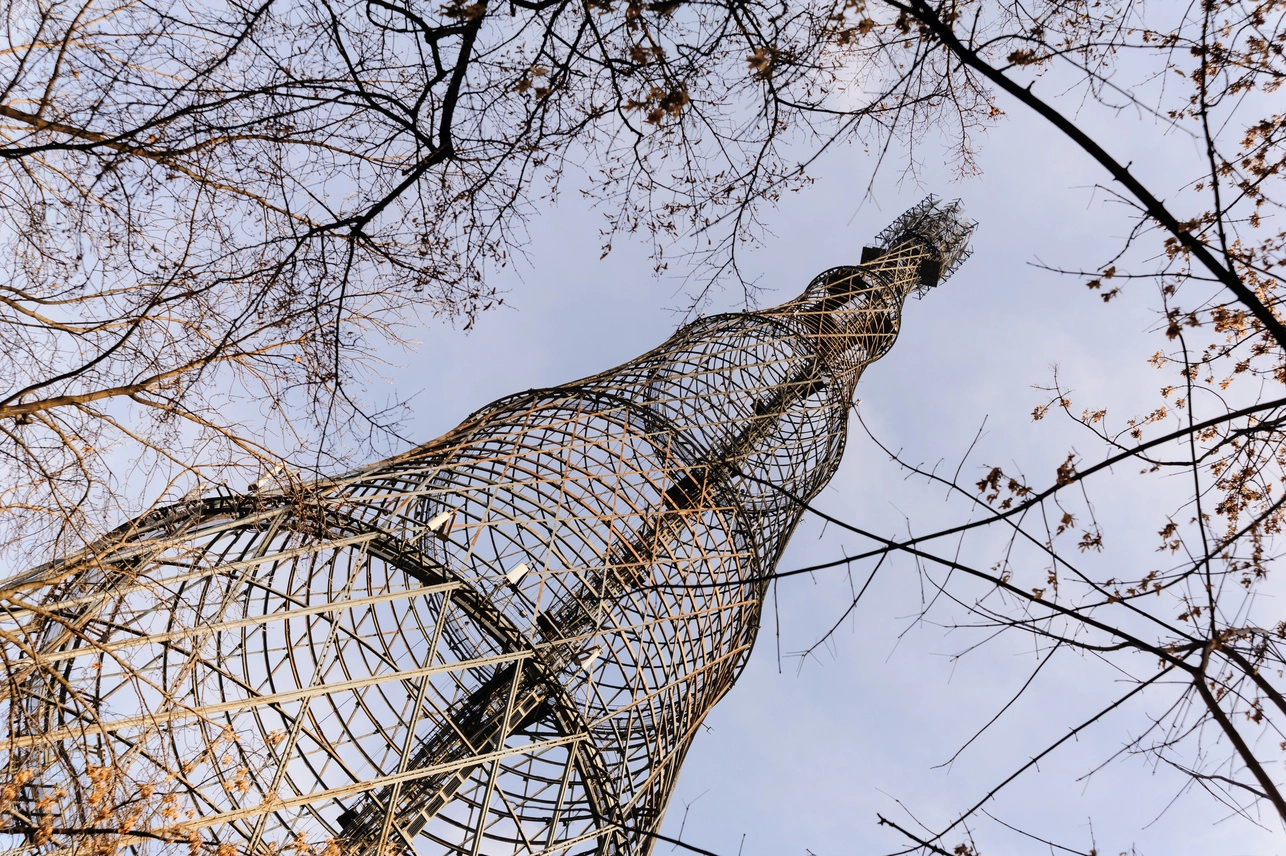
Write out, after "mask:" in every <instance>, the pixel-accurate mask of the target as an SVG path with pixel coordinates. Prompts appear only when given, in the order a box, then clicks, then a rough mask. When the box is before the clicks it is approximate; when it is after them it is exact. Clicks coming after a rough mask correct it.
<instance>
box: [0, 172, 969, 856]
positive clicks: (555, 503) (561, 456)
mask: <svg viewBox="0 0 1286 856" xmlns="http://www.w3.org/2000/svg"><path fill="white" fill-rule="evenodd" d="M972 227H973V226H972V224H971V223H969V222H968V221H967V220H965V219H964V217H963V214H962V212H961V210H960V208H959V205H958V203H951V204H942V203H939V202H937V201H936V200H934V199H933V198H932V197H930V198H929V199H927V200H925V201H924V202H923V203H921V204H920V205H918V206H916V207H915V208H913V209H911V210H910V211H908V212H907V213H906V214H904V215H903V216H901V217H900V218H898V219H897V220H896V221H895V222H894V223H893V224H892V225H891V226H890V227H889V228H888V229H886V230H885V231H884V232H883V233H881V234H880V236H879V238H878V245H877V246H875V247H868V248H867V249H866V250H864V251H863V254H862V263H861V264H860V265H858V266H853V267H842V268H836V269H833V270H830V271H827V272H826V273H823V274H822V275H820V276H818V277H817V278H816V279H814V280H813V282H812V283H811V284H810V285H809V286H808V288H807V289H806V290H805V291H804V293H803V294H801V295H800V296H799V297H798V298H796V299H795V300H792V301H790V302H788V303H785V304H782V305H780V306H777V307H774V308H772V309H767V310H764V311H760V312H748V313H739V314H727V315H715V316H711V317H705V318H701V319H699V320H697V321H694V322H692V323H691V324H688V325H687V326H685V327H683V328H682V329H680V330H679V331H678V332H677V333H676V334H675V335H674V336H673V337H672V338H671V339H670V340H669V341H667V342H665V343H664V344H663V345H661V346H660V347H658V348H656V349H655V350H653V351H651V352H649V353H647V354H644V355H643V356H641V357H639V358H638V359H635V360H632V361H630V362H628V363H626V364H624V365H622V366H619V367H617V368H614V369H611V370H609V371H606V372H603V373H601V374H598V375H594V376H593V377H589V378H586V379H584V380H580V381H577V382H575V383H570V384H567V385H565V386H559V387H555V388H552V389H540V390H531V391H528V392H524V393H520V394H517V395H513V396H510V397H508V398H504V399H501V400H500V401H497V402H495V403H494V404H491V405H490V406H488V407H486V408H484V409H483V410H481V411H479V412H478V413H475V414H474V415H473V416H471V417H469V418H468V419H467V420H465V421H464V422H463V423H462V424H461V425H460V426H459V427H458V428H456V429H455V430H453V431H451V432H450V433H449V434H447V435H445V436H444V437H442V438H440V439H438V440H435V441H433V442H431V443H428V444H427V445H424V446H421V447H419V448H417V449H414V450H413V451H410V452H408V453H406V454H403V455H400V456H398V457H395V458H392V459H389V460H387V461H383V462H381V463H379V464H375V465H373V466H369V467H366V468H364V469H361V470H358V471H356V472H354V473H351V474H349V475H346V476H344V477H341V478H336V479H331V480H326V481H324V482H318V483H314V484H311V485H307V486H303V487H301V486H299V485H295V486H293V487H281V488H277V489H272V490H259V491H256V492H253V493H250V494H246V495H239V494H238V495H234V494H231V493H229V492H227V491H222V492H220V493H219V494H217V495H212V496H207V497H204V498H199V499H194V500H191V501H188V502H181V503H179V504H176V505H174V506H171V507H168V508H166V509H163V510H161V511H159V512H157V513H154V514H151V515H149V516H148V517H145V518H143V519H140V520H136V521H134V522H132V523H131V524H129V525H128V526H126V527H123V528H122V529H121V530H120V531H119V532H118V533H117V534H116V535H115V536H114V537H113V538H111V539H108V540H107V541H105V542H104V543H103V544H101V545H99V546H97V547H96V548H94V549H91V550H88V551H85V552H84V553H82V554H78V555H75V556H71V557H68V558H66V559H64V560H62V561H59V562H56V563H53V564H51V565H46V566H42V567H40V568H37V569H35V570H33V571H31V572H28V573H26V574H23V575H21V576H20V577H17V578H14V579H10V580H8V581H6V582H5V583H4V584H3V585H2V586H0V598H2V602H0V606H2V607H3V609H2V610H0V655H3V657H4V675H5V677H6V678H7V683H6V684H5V685H4V687H3V696H2V697H0V706H2V710H3V714H4V716H5V718H6V721H7V722H8V724H9V728H8V733H7V736H6V738H5V740H4V742H2V743H0V752H3V754H2V755H0V763H4V764H6V765H7V767H6V772H5V774H4V776H5V781H6V782H7V786H6V787H4V788H3V793H2V794H0V811H2V812H4V820H5V825H6V826H7V827H8V828H11V829H13V828H17V829H20V830H21V829H26V830H28V834H26V835H12V836H10V839H9V841H8V844H9V845H12V846H13V848H14V850H16V851H21V852H32V853H36V852H40V853H53V852H68V853H70V852H90V851H89V850H85V849H84V847H85V845H84V843H83V842H84V841H86V840H90V841H91V842H92V841H97V840H101V841H104V842H107V843H115V844H119V845H123V846H124V847H125V848H126V850H127V851H128V852H136V853H144V852H162V851H164V850H165V849H166V848H173V847H174V845H173V844H167V843H164V841H163V839H170V840H174V839H176V838H178V839H180V840H188V841H190V842H191V843H192V845H193V847H194V848H195V849H198V850H199V849H201V848H202V847H203V846H209V847H210V849H211V850H214V851H217V852H219V853H221V854H224V853H227V854H231V853H247V854H248V853H273V852H294V851H292V849H291V848H292V847H293V848H295V849H296V850H297V851H300V852H302V851H305V850H307V849H308V848H309V847H312V848H313V849H314V850H315V851H318V852H321V851H325V852H329V853H332V854H334V853H346V854H354V856H357V854H376V853H380V854H403V853H420V854H443V853H452V854H465V856H479V855H480V854H488V856H508V854H538V853H539V854H544V853H550V854H555V853H557V854H570V853H577V854H580V853H591V852H593V853H601V854H646V853H647V852H648V851H649V850H650V849H651V846H652V843H653V840H654V839H653V838H652V837H651V833H652V832H653V831H654V830H655V829H656V827H657V826H658V825H659V823H660V820H661V816H662V813H663V811H664V809H665V806H666V802H667V800H668V798H669V796H670V793H671V791H672V789H673V787H674V784H675V781H676V778H677V776H678V772H679V765H680V763H681V761H682V759H683V756H684V753H685V752H686V750H687V747H688V745H689V743H690V741H691V740H692V738H693V735H694V734H695V732H696V730H697V726H698V725H699V724H700V722H701V721H702V718H703V717H704V716H705V715H706V713H707V712H708V711H709V710H710V708H711V706H712V705H713V704H714V703H715V702H716V701H718V699H719V698H720V697H721V696H722V695H723V694H724V693H725V692H727V690H728V689H729V688H730V687H731V686H732V684H733V682H734V680H736V678H737V675H738V674H739V672H740V670H741V668H742V666H743V664H744V663H745V661H746V658H747V656H748V654H749V652H750V648H751V646H752V644H753V642H754V638H755V633H756V630H757V628H758V626H759V619H760V612H761V608H762V603H763V599H764V594H765V591H766V586H767V582H766V579H765V577H766V575H768V574H770V573H771V572H772V570H773V568H774V567H775V566H776V563H777V561H778V558H779V557H780V555H781V553H782V550H783V548H784V547H785V544H786V541H787V539H788V538H789V536H790V534H791V532H792V530H793V529H794V527H795V526H796V524H797V522H798V521H799V519H800V516H801V508H800V502H801V501H807V500H809V499H811V498H812V497H813V496H815V495H816V494H817V492H818V491H819V490H820V489H821V488H822V487H823V486H824V485H825V484H826V482H827V481H828V480H829V479H830V478H831V476H832V474H833V473H834V472H835V469H836V467H837V466H838V463H839V459H840V455H841V453H842V450H843V446H844V437H845V426H846V419H847V414H848V412H849V408H850V404H851V401H852V396H853V391H854V387H855V385H856V383H857V381H858V378H859V376H860V375H861V373H862V370H863V369H864V368H865V367H866V366H867V365H868V364H869V363H870V362H872V361H873V360H876V359H878V358H879V357H880V356H881V355H883V354H884V353H885V352H886V351H887V350H888V349H889V347H890V346H891V345H892V344H893V341H894V339H895V338H896V336H897V333H898V329H899V325H900V317H901V310H902V305H903V303H904V301H905V300H906V298H907V297H908V295H910V294H912V293H916V292H922V291H923V290H925V289H927V288H929V287H931V286H933V285H936V284H937V283H938V282H940V281H941V280H943V279H945V278H946V277H947V276H948V275H949V274H950V273H952V272H953V271H954V270H955V268H956V267H957V266H958V265H959V264H960V263H961V262H962V261H963V260H964V258H965V256H966V255H967V252H968V250H967V248H966V244H967V241H968V238H969V235H970V232H971V230H972ZM24 824H25V826H24ZM94 829H104V830H109V832H105V833H103V835H101V836H99V838H98V839H95V838H94V837H93V836H92V835H91V836H89V838H88V839H86V836H85V832H84V831H85V830H94ZM122 829H123V830H124V833H123V834H117V833H119V832H120V831H121V830H122ZM75 830H80V832H79V833H77V832H75ZM111 830H115V831H116V832H110V831H111ZM113 835H114V836H115V837H113ZM77 836H79V837H77ZM76 842H81V844H80V845H77V844H76ZM4 844H5V842H4V841H3V839H0V845H4ZM77 846H79V847H80V848H81V849H78V850H77V849H75V848H76V847H77ZM220 848H222V849H220Z"/></svg>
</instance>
